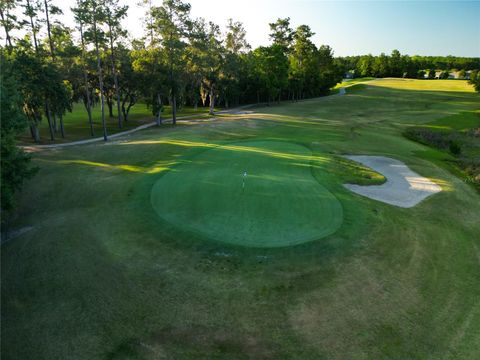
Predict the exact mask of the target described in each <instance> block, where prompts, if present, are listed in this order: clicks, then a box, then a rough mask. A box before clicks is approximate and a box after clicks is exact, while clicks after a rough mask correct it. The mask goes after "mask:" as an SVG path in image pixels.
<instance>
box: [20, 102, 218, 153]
mask: <svg viewBox="0 0 480 360" xmlns="http://www.w3.org/2000/svg"><path fill="white" fill-rule="evenodd" d="M171 110H172V109H171V107H170V106H165V108H164V111H163V113H162V118H164V119H171V116H172V111H171ZM207 113H208V108H203V107H198V108H197V110H195V109H194V108H193V107H183V108H180V109H179V110H178V112H177V116H196V115H198V116H202V117H203V116H207ZM105 119H106V122H107V133H108V134H110V135H112V134H116V133H118V132H120V131H125V130H129V129H133V128H135V127H137V126H139V125H142V124H146V123H149V122H152V121H154V120H155V117H154V116H153V115H152V110H151V109H149V108H148V107H147V105H146V104H144V103H138V104H135V105H134V106H133V107H132V108H131V109H130V113H129V116H128V121H127V122H123V125H122V128H119V127H118V118H117V111H116V105H115V107H114V110H113V117H110V116H109V114H108V107H107V106H105ZM92 120H93V128H94V133H95V137H102V136H103V127H102V116H101V108H100V105H96V106H94V107H93V108H92ZM63 121H64V128H65V138H62V136H61V132H60V123H59V120H58V122H57V132H56V133H55V141H51V140H50V131H49V128H48V121H47V119H46V118H44V119H43V120H42V122H41V123H40V139H41V142H42V143H44V144H51V143H63V142H70V141H76V140H83V139H90V138H91V133H90V124H89V123H88V114H87V111H86V110H85V106H84V105H83V104H82V103H76V104H74V105H73V111H72V112H67V113H66V114H65V116H64V118H63ZM21 141H22V142H24V143H27V144H28V143H33V140H32V138H31V135H30V131H29V130H27V131H26V132H25V134H24V135H23V136H22V137H21Z"/></svg>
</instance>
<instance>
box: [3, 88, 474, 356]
mask: <svg viewBox="0 0 480 360" xmlns="http://www.w3.org/2000/svg"><path fill="white" fill-rule="evenodd" d="M353 89H356V90H355V91H353ZM350 90H351V91H347V93H346V94H345V95H344V96H328V97H320V98H316V99H310V100H307V101H298V102H290V101H285V102H282V103H280V104H271V106H257V107H252V108H249V109H248V111H237V112H232V113H224V114H217V115H216V116H215V117H212V118H211V119H209V121H205V120H204V119H198V120H191V121H188V122H180V121H179V123H178V124H177V125H176V126H171V125H164V126H162V127H159V128H157V127H152V128H148V129H145V130H142V131H138V132H136V133H133V134H130V135H129V136H125V137H122V138H117V139H115V140H113V141H109V142H107V143H106V144H103V143H100V142H99V143H93V144H89V145H82V146H71V147H65V148H58V149H40V150H39V151H38V152H36V153H33V154H32V156H33V162H34V164H35V165H36V166H38V167H39V168H40V170H39V172H38V174H37V175H36V176H35V177H34V178H33V179H31V180H29V181H27V182H26V183H25V187H24V190H23V191H22V193H21V194H20V196H19V199H18V212H19V215H18V217H17V218H15V220H14V221H12V223H11V227H10V230H11V231H10V233H9V234H8V235H9V237H8V238H6V239H5V242H4V243H3V244H2V248H1V250H2V258H1V260H2V330H3V329H6V330H4V331H2V344H8V346H3V347H2V359H3V358H5V359H12V360H13V359H71V358H74V359H79V360H90V359H112V360H123V359H129V360H130V359H133V360H149V359H162V358H166V359H182V360H183V359H186V360H189V359H301V360H303V359H335V360H341V359H362V360H363V359H418V360H420V359H421V360H423V359H428V360H437V359H445V360H447V359H465V360H470V359H476V358H477V357H478V356H477V355H478V353H479V352H478V349H480V303H479V299H480V282H479V281H478V274H479V273H480V266H479V254H480V241H479V240H480V238H479V235H478V234H480V223H479V221H478V217H479V216H478V214H480V196H479V194H478V192H477V191H476V190H475V188H474V187H473V186H471V185H470V184H468V183H467V182H465V181H463V179H462V178H460V177H458V176H456V174H455V173H452V172H451V171H450V168H449V166H450V164H451V160H452V159H453V157H452V156H451V154H449V153H448V151H440V150H437V149H434V148H431V147H427V146H425V145H422V144H420V143H417V142H414V141H411V140H409V139H407V138H406V137H404V136H403V135H402V133H403V132H404V130H405V129H406V128H408V127H411V126H420V125H425V126H441V127H442V128H443V127H445V128H449V129H450V128H452V129H453V128H457V129H461V131H463V129H467V128H468V129H469V128H471V127H473V126H478V125H476V124H478V117H477V115H476V114H477V112H478V109H479V103H480V102H479V99H480V97H479V95H478V94H477V93H475V92H473V90H472V87H471V86H470V85H468V83H467V82H466V81H460V80H459V81H437V80H415V81H405V80H404V79H385V80H372V81H368V82H364V83H363V84H359V85H354V87H353V88H350ZM243 110H245V109H243ZM462 114H466V115H465V116H464V115H462ZM465 134H468V132H467V131H465ZM465 136H467V135H465ZM469 139H470V140H471V142H472V144H478V138H476V137H471V138H469ZM472 149H473V150H472V151H477V150H476V149H477V148H472ZM350 155H351V156H355V158H353V159H354V160H357V161H351V160H349V159H348V158H346V156H350ZM356 156H361V158H358V157H356ZM363 157H369V158H377V157H381V159H384V158H388V159H394V161H395V163H392V162H390V163H391V164H392V165H393V167H392V168H391V170H392V171H393V170H398V171H397V173H399V171H400V170H401V171H402V172H401V174H400V175H402V176H403V177H404V178H405V179H407V178H411V177H412V173H410V172H407V173H405V171H404V170H406V168H408V169H410V170H411V171H412V172H414V173H415V174H418V178H419V179H421V180H422V182H421V185H422V186H423V185H424V184H425V183H424V181H427V180H425V179H428V181H429V182H432V183H434V184H435V186H439V187H441V190H442V191H441V192H437V193H435V194H434V195H432V196H428V198H425V199H424V200H423V201H421V202H419V203H417V202H415V205H414V206H412V207H409V208H404V207H399V206H395V205H392V204H391V203H388V202H384V201H377V200H375V198H371V197H367V196H361V195H359V194H357V193H355V192H352V191H350V190H349V189H348V188H346V187H345V184H354V185H356V186H355V187H358V188H359V189H363V190H362V191H367V189H368V190H369V191H375V189H378V190H382V189H385V191H386V192H387V195H388V196H393V195H395V194H393V193H392V188H391V186H392V185H395V183H398V182H396V180H395V178H393V179H392V176H394V175H395V174H394V173H393V175H392V173H391V172H388V171H385V170H384V169H382V168H376V166H375V164H374V163H370V164H366V166H364V165H362V162H361V161H360V160H361V159H362V158H363ZM446 160H448V162H446ZM358 161H360V162H358ZM398 165H402V166H401V167H399V166H398ZM369 167H370V168H369ZM405 167H406V168H405ZM372 169H373V170H372ZM374 170H375V171H376V172H374ZM245 171H246V172H247V176H246V178H245V187H243V180H244V176H243V174H244V172H245ZM380 173H384V175H385V178H384V177H382V176H381V175H380ZM413 177H414V178H415V179H417V175H414V176H413ZM420 177H421V178H420ZM407 180H408V179H407ZM410 180H411V179H410ZM372 185H373V186H372ZM410 185H411V184H410ZM410 185H408V189H409V190H411V189H410ZM406 186H407V185H405V189H406ZM397 194H398V193H397ZM403 194H404V193H403V192H401V193H400V195H399V196H400V200H405V196H404V195H403ZM383 198H384V197H383ZM380 200H382V199H380ZM397 200H398V199H397ZM412 205H413V204H412ZM2 240H3V239H2ZM445 354H449V355H448V356H445Z"/></svg>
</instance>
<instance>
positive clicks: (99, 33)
mask: <svg viewBox="0 0 480 360" xmlns="http://www.w3.org/2000/svg"><path fill="white" fill-rule="evenodd" d="M74 12H75V13H76V18H77V21H80V22H81V24H82V25H83V26H84V28H85V32H84V39H85V41H87V42H91V43H92V44H93V46H94V49H95V56H96V59H97V76H98V86H99V92H100V111H101V114H102V128H103V139H104V140H105V141H107V140H108V134H107V123H106V121H105V92H104V86H103V85H104V84H103V82H104V75H103V69H102V60H101V53H100V48H101V47H103V45H104V44H105V32H104V31H103V29H102V27H101V26H102V24H104V23H105V12H104V8H103V7H102V3H101V2H100V0H78V2H77V7H76V8H75V9H74Z"/></svg>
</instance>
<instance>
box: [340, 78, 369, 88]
mask: <svg viewBox="0 0 480 360" xmlns="http://www.w3.org/2000/svg"><path fill="white" fill-rule="evenodd" d="M372 80H375V78H373V77H363V78H356V79H350V80H345V81H342V82H341V83H338V84H337V85H336V86H335V88H334V89H339V88H342V87H348V86H352V85H355V84H359V83H362V82H365V81H372Z"/></svg>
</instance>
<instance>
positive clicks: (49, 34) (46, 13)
mask: <svg viewBox="0 0 480 360" xmlns="http://www.w3.org/2000/svg"><path fill="white" fill-rule="evenodd" d="M44 4H45V17H46V20H47V34H48V43H49V44H50V55H51V56H52V60H53V61H55V51H54V46H53V40H52V33H51V31H50V19H49V17H48V3H47V0H44Z"/></svg>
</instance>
